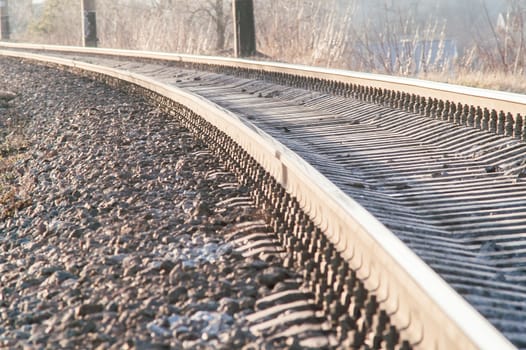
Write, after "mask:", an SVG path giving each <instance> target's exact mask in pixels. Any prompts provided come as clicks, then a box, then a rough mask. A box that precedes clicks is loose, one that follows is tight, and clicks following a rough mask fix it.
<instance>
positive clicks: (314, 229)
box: [0, 44, 526, 349]
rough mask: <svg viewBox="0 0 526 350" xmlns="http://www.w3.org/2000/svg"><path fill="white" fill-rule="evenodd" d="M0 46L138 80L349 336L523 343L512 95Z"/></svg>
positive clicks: (516, 121) (122, 80)
mask: <svg viewBox="0 0 526 350" xmlns="http://www.w3.org/2000/svg"><path fill="white" fill-rule="evenodd" d="M2 46H3V47H4V50H2V51H1V52H0V53H1V54H3V55H7V56H15V57H23V58H26V59H31V60H40V61H43V62H46V64H51V65H59V66H62V67H67V69H69V70H74V71H77V72H80V73H82V74H87V75H90V76H94V77H96V78H97V79H100V80H103V81H106V82H108V83H109V84H113V85H117V86H122V87H123V88H126V89H129V90H133V91H140V92H141V93H143V94H145V95H146V96H148V97H149V98H151V99H152V100H153V101H155V102H156V103H157V104H159V105H160V106H162V108H164V109H166V110H167V111H168V112H170V113H172V114H173V115H174V116H176V117H178V118H180V119H181V120H183V121H184V123H185V124H186V125H187V126H188V128H190V129H191V130H193V131H194V132H196V133H197V134H200V135H203V137H204V139H205V140H206V141H207V142H209V143H210V145H211V147H212V148H213V149H214V150H215V151H216V152H217V154H220V155H221V156H222V157H223V158H224V161H225V162H226V163H227V164H229V165H230V167H231V168H232V169H234V170H235V171H236V172H237V173H238V174H239V176H240V178H241V179H242V181H243V183H244V184H246V185H250V186H254V187H255V188H257V189H258V190H256V191H255V194H254V197H255V198H256V201H257V202H258V203H261V204H263V205H264V206H266V207H267V209H268V210H270V211H272V212H273V213H274V219H272V220H271V222H270V224H271V225H272V226H273V228H274V230H275V231H276V232H278V234H279V241H281V242H282V243H283V244H284V245H285V247H286V249H287V250H288V251H289V252H290V253H291V255H292V256H293V257H294V259H292V260H293V261H289V262H287V264H294V263H295V264H299V265H305V266H307V269H308V271H309V273H308V274H307V275H308V276H307V277H308V278H309V279H310V281H311V282H310V285H311V288H312V290H313V292H314V298H315V301H316V303H317V304H318V305H321V306H323V309H324V310H325V312H326V314H327V316H328V319H329V321H330V323H332V324H333V326H336V325H339V328H340V333H344V334H345V335H346V336H344V337H343V338H346V337H347V338H349V339H350V340H351V342H350V343H349V345H354V346H361V345H363V344H366V345H367V346H370V347H381V346H387V347H394V346H401V347H414V348H419V347H420V348H488V349H490V348H491V349H495V348H508V347H513V346H512V344H513V345H514V346H516V347H519V348H525V347H526V336H525V335H524V334H526V329H525V328H526V326H525V323H524V320H525V319H526V318H525V315H526V312H525V311H524V307H525V306H526V283H525V282H526V279H525V278H524V256H525V249H524V248H525V237H524V233H525V231H526V213H525V211H524V203H525V202H524V197H525V194H526V191H525V183H526V182H524V180H523V177H524V175H525V169H526V156H525V152H524V151H525V150H526V145H525V144H524V139H525V137H526V133H525V132H524V130H525V123H524V121H523V118H522V116H521V113H522V114H524V112H525V111H526V110H525V109H526V107H525V106H526V99H525V98H524V96H520V95H513V94H503V93H496V92H487V91H481V90H476V89H463V88H459V87H449V86H445V85H443V84H432V83H423V82H415V81H410V80H397V79H394V78H385V77H383V78H382V77H377V76H371V75H358V74H349V73H345V72H337V71H329V70H320V69H309V68H305V67H296V66H289V65H280V64H270V63H257V62H251V61H243V60H228V59H221V58H203V57H195V56H180V55H179V56H178V55H174V56H172V55H167V54H152V53H134V52H124V51H112V50H85V49H70V48H60V47H45V48H44V47H38V46H23V45H16V44H2ZM298 156H299V157H298ZM358 203H359V204H358ZM364 208H365V209H367V211H366V210H364ZM371 214H372V215H371ZM373 215H374V216H373ZM444 281H445V282H447V283H445V282H444ZM466 301H467V302H468V303H466ZM267 312H268V313H269V314H267V317H268V315H270V314H271V311H267ZM479 313H480V314H482V315H483V316H484V317H481V316H480V314H479ZM268 327H271V326H270V325H269V326H268ZM262 330H263V328H261V329H260V328H259V327H257V326H256V327H255V328H254V329H253V331H254V332H258V331H262ZM497 330H498V331H497ZM396 344H398V345H396Z"/></svg>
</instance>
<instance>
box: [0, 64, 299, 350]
mask: <svg viewBox="0 0 526 350" xmlns="http://www.w3.org/2000/svg"><path fill="white" fill-rule="evenodd" d="M0 77H1V78H0V91H4V92H5V93H4V94H3V96H9V97H8V98H7V97H6V98H5V99H3V100H2V101H3V102H2V104H1V105H0V123H4V124H5V118H6V116H7V115H10V116H18V117H19V118H20V120H25V121H28V122H27V123H26V124H27V125H26V126H25V128H24V135H25V137H26V138H27V140H26V141H27V144H28V147H27V148H26V149H23V150H20V151H19V154H18V157H17V160H16V161H13V162H12V164H11V169H10V171H11V173H13V174H16V176H14V177H13V178H12V179H11V181H10V182H9V184H10V186H12V188H11V193H12V194H13V197H14V198H19V199H20V198H23V199H24V200H23V201H20V202H19V204H18V205H17V206H15V207H13V206H11V207H9V206H7V205H6V204H5V203H3V204H1V205H0V210H2V211H3V214H2V215H3V216H1V217H0V218H1V221H0V348H28V349H29V348H35V349H44V348H67V349H70V348H72V349H73V348H77V349H84V348H96V349H106V348H112V349H130V348H134V349H170V348H171V349H182V348H224V349H230V348H242V347H243V346H247V347H248V348H253V344H254V342H255V341H256V339H254V337H253V336H252V335H251V334H250V332H249V331H248V328H247V326H246V322H245V320H244V316H245V315H247V314H250V313H252V312H254V308H255V304H256V300H257V299H258V298H259V297H261V296H262V295H263V294H265V293H268V292H269V291H270V290H271V289H272V288H273V287H275V286H277V287H279V286H280V285H281V284H282V283H281V282H282V281H283V280H284V279H285V278H286V277H288V276H289V274H290V272H288V271H286V270H284V269H282V267H281V266H282V264H281V262H279V261H270V262H262V261H260V260H258V259H257V258H252V260H249V261H247V260H246V259H245V258H243V257H242V256H241V254H239V253H237V252H236V251H235V249H234V248H235V247H233V246H232V244H231V243H229V242H227V240H226V239H225V236H226V235H227V234H228V233H229V232H231V231H232V230H233V229H234V228H235V226H236V225H237V224H239V223H240V222H243V221H250V220H259V219H262V218H263V213H261V212H260V211H258V210H257V209H256V208H254V207H247V206H243V207H238V208H236V207H233V208H230V209H229V210H224V209H222V208H221V205H222V204H221V203H222V202H224V201H225V200H228V199H229V198H235V197H246V196H247V195H248V189H246V188H242V187H240V186H222V184H225V183H234V184H237V181H236V178H235V176H234V175H232V174H231V173H229V172H227V171H226V170H225V169H224V168H223V166H222V164H219V163H218V161H217V160H216V159H215V158H214V157H212V156H211V155H210V154H209V153H208V151H207V149H206V147H205V145H204V144H202V143H201V142H199V141H196V140H195V139H194V138H193V137H192V135H191V134H190V133H189V132H188V131H187V130H185V129H184V128H182V127H181V126H180V125H179V124H178V123H177V121H176V120H174V119H173V118H171V117H170V116H168V115H165V114H163V113H162V112H161V111H160V110H158V109H156V108H155V107H154V106H152V105H150V104H149V103H147V101H145V100H144V99H143V98H142V97H140V96H132V97H130V96H129V95H127V94H125V93H123V92H119V91H116V90H113V89H110V88H108V87H107V86H105V85H103V84H101V83H98V82H94V81H91V80H89V79H87V78H81V77H76V76H73V75H71V74H69V73H66V72H62V71H58V70H55V69H51V68H47V67H43V66H38V65H31V64H29V63H27V62H23V61H19V60H15V59H7V58H0ZM0 141H2V140H0ZM8 209H9V210H8ZM262 266H263V268H262ZM260 282H261V283H262V284H264V285H265V286H266V287H261V285H260V284H259V283H260ZM251 344H252V345H251ZM267 347H268V345H267Z"/></svg>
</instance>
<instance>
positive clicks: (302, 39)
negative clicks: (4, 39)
mask: <svg viewBox="0 0 526 350" xmlns="http://www.w3.org/2000/svg"><path fill="white" fill-rule="evenodd" d="M499 1H502V4H504V5H503V7H502V9H501V16H500V18H496V15H495V14H494V13H493V12H491V11H489V10H488V8H487V6H486V5H485V4H486V2H483V1H482V2H481V1H475V0H469V1H468V2H469V4H477V8H478V10H479V11H478V12H477V13H478V17H476V18H472V19H468V18H467V17H466V21H468V20H471V21H473V23H476V25H475V24H474V25H473V26H472V28H471V29H470V30H469V31H462V30H459V29H458V28H457V32H462V38H457V37H452V36H451V35H450V32H451V30H449V29H450V27H452V26H453V24H451V22H450V21H447V20H445V19H444V18H443V17H444V12H443V11H444V6H443V7H442V8H441V7H440V5H438V4H436V3H435V5H432V4H431V3H434V2H431V1H428V2H426V1H421V2H406V1H389V0H370V1H369V2H367V3H368V4H369V5H368V6H364V5H363V1H360V0H351V1H348V0H347V1H346V0H324V1H313V0H273V1H263V0H255V1H254V6H255V15H256V27H257V28H256V32H257V45H258V50H259V51H260V52H261V53H263V54H264V55H265V56H267V57H269V58H270V59H272V60H278V61H285V62H293V63H300V64H307V65H317V66H326V67H334V68H343V69H351V70H358V71H367V72H376V73H384V74H391V75H402V76H411V77H417V78H427V79H432V80H440V81H446V82H451V83H460V84H468V85H474V86H480V87H486V88H495V89H503V90H509V91H516V92H523V93H526V87H525V85H526V84H525V83H524V82H523V80H524V76H525V73H526V70H525V67H526V62H525V58H524V57H525V50H524V45H525V40H524V39H525V37H524V34H525V32H526V28H525V27H524V20H525V19H526V0H499ZM468 2H466V4H467V3H468ZM30 3H31V0H19V1H17V2H16V4H15V5H11V6H12V7H13V9H12V10H11V12H12V13H13V15H12V17H13V18H14V19H15V21H18V23H19V26H18V27H17V28H18V30H17V31H16V33H14V35H13V38H14V39H15V40H21V41H33V42H46V43H54V44H73V45H78V44H80V42H81V38H80V23H79V20H78V18H80V9H79V7H80V6H79V4H80V1H79V0H46V2H45V5H43V7H42V8H41V9H39V10H38V9H35V8H33V10H31V6H30V5H29V4H30ZM450 3H451V2H450ZM414 4H427V5H426V6H427V7H425V6H424V5H420V7H418V6H415V5H414ZM469 4H467V5H465V6H471V5H469ZM422 6H424V7H425V8H424V7H422ZM432 6H435V8H433V7H432ZM364 8H366V10H364ZM364 11H365V12H364ZM441 11H442V12H441ZM449 12H451V10H449ZM23 14H25V16H24V15H23ZM27 14H30V15H29V16H28V15H27ZM97 16H98V17H97V21H98V36H99V46H102V47H115V48H130V49H140V50H157V51H170V52H184V53H196V54H208V55H210V54H211V55H230V54H232V52H233V49H232V47H233V35H232V30H231V27H232V25H231V23H232V18H231V17H232V16H231V0H149V1H146V0H97ZM466 16H468V15H466ZM28 17H29V18H28ZM457 43H461V44H458V45H457Z"/></svg>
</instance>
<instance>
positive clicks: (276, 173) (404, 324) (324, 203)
mask: <svg viewBox="0 0 526 350" xmlns="http://www.w3.org/2000/svg"><path fill="white" fill-rule="evenodd" d="M0 55H4V56H10V57H18V58H24V59H29V60H35V61H40V62H44V63H47V64H54V65H60V66H64V67H69V68H74V69H80V70H84V71H86V72H90V73H92V74H97V75H101V76H109V77H112V78H116V79H120V80H123V81H125V82H128V83H131V84H135V85H138V86H141V87H143V88H145V89H147V90H149V91H152V92H154V93H156V94H159V95H162V96H165V97H167V98H169V99H171V100H173V101H175V102H177V103H179V104H181V105H184V106H186V107H187V108H189V109H190V110H192V111H193V112H194V113H196V114H197V115H199V116H201V117H202V118H204V119H205V120H206V121H208V122H210V123H211V124H212V125H214V126H215V127H217V128H218V129H219V130H220V131H221V132H223V133H224V134H226V135H228V136H229V137H230V138H232V139H233V140H234V141H235V142H236V143H237V144H238V145H240V146H241V147H242V148H243V149H244V150H245V151H246V152H247V153H248V154H250V156H252V157H253V158H254V159H255V160H256V161H257V162H258V163H259V164H260V165H261V166H263V167H264V168H265V170H266V171H268V172H269V173H270V174H271V175H272V176H273V177H274V178H275V179H276V180H277V181H278V182H279V183H280V184H281V185H282V186H283V187H284V188H285V189H286V190H287V192H288V193H290V194H291V195H292V196H293V197H295V198H296V199H297V200H298V202H299V203H301V205H302V209H303V210H304V211H305V213H306V214H308V215H309V216H310V218H311V219H313V221H314V222H315V223H316V224H317V225H318V226H319V227H320V228H321V229H322V231H323V232H324V234H325V235H326V236H327V237H328V239H329V240H330V241H331V242H332V243H333V244H334V245H335V246H336V247H337V249H338V251H339V252H340V254H341V256H342V257H343V258H344V259H346V261H347V262H348V263H349V265H350V266H351V268H354V269H355V271H356V272H357V275H358V277H359V278H360V279H361V280H362V281H363V283H364V284H365V286H366V288H368V289H369V290H373V291H374V293H376V295H377V296H378V298H377V299H378V300H379V301H380V305H381V307H382V308H383V309H384V310H385V311H386V312H387V313H388V314H389V315H390V317H391V320H392V322H393V323H394V324H395V325H396V326H397V327H398V328H400V329H401V335H402V337H403V338H404V339H407V340H408V341H409V342H410V343H411V344H413V345H414V346H415V348H421V349H452V348H458V349H514V347H513V345H512V344H511V343H510V342H509V341H508V340H507V339H505V338H504V337H503V336H502V334H500V332H498V331H497V330H496V329H495V328H494V327H493V326H492V325H491V324H490V323H489V322H488V321H487V320H486V319H485V318H483V317H482V316H481V315H480V314H479V313H478V312H477V311H476V310H474V309H473V307H472V306H471V305H469V304H468V303H467V302H466V301H465V300H464V299H463V298H462V297H461V296H459V295H458V294H457V293H456V292H455V291H454V290H453V289H452V288H451V287H450V286H449V285H448V284H447V283H446V282H445V281H444V280H442V278H440V277H439V276H438V275H437V274H436V273H435V272H434V271H433V270H432V269H431V268H430V267H429V266H427V265H426V264H425V263H424V262H423V261H422V260H421V259H420V258H418V257H417V256H416V255H415V254H414V253H413V252H412V251H411V250H410V249H409V248H408V247H407V246H406V245H405V244H403V242H401V241H400V240H399V239H398V238H397V237H396V236H395V235H394V234H393V233H392V232H391V231H389V230H388V229H387V228H386V227H385V226H384V225H382V224H381V223H380V222H379V221H378V220H377V219H376V218H375V217H373V216H372V215H371V214H370V213H369V212H368V211H367V210H365V209H364V208H363V207H362V206H361V205H359V204H358V203H357V202H356V201H354V200H353V199H352V198H350V197H349V196H347V195H346V194H345V193H343V192H342V191H341V190H340V189H339V188H338V187H336V185H334V184H333V183H332V182H330V181H329V180H328V179H327V178H325V177H324V176H323V175H322V174H321V173H319V172H318V171H317V170H316V169H314V168H313V167H312V166H311V165H310V164H308V163H307V162H306V161H304V160H303V159H302V158H300V157H299V156H298V155H297V154H295V153H294V152H292V151H291V150H289V149H288V148H287V147H285V146H284V145H283V144H281V143H279V142H278V141H276V140H275V139H273V138H272V137H271V136H269V135H268V134H266V133H265V132H263V131H262V130H260V129H258V128H257V127H256V126H254V125H253V124H250V122H248V121H246V120H242V119H240V118H239V117H238V116H237V115H235V114H233V113H231V112H229V111H227V110H225V109H223V108H221V107H218V106H217V105H215V104H214V103H212V102H210V101H208V100H206V99H204V98H203V97H200V96H198V95H195V94H192V93H190V92H187V91H184V90H181V89H178V88H176V87H174V86H170V85H166V84H162V83H159V82H157V81H155V80H153V79H150V78H148V77H145V76H142V75H138V74H134V73H130V72H126V71H122V70H118V69H113V68H108V67H102V66H96V65H93V64H88V63H84V62H79V61H74V60H69V59H63V58H57V57H51V56H44V55H38V54H32V53H25V52H17V51H9V50H0Z"/></svg>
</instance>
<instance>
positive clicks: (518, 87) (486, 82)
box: [422, 72, 526, 94]
mask: <svg viewBox="0 0 526 350" xmlns="http://www.w3.org/2000/svg"><path fill="white" fill-rule="evenodd" d="M422 79H427V80H433V81H440V82H445V83H450V84H457V85H464V86H472V87H478V88H482V89H491V90H498V91H509V92H515V93H519V94H526V79H525V76H523V75H514V74H509V73H505V72H461V73H458V74H456V75H454V76H447V75H443V74H428V75H427V76H425V77H422Z"/></svg>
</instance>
